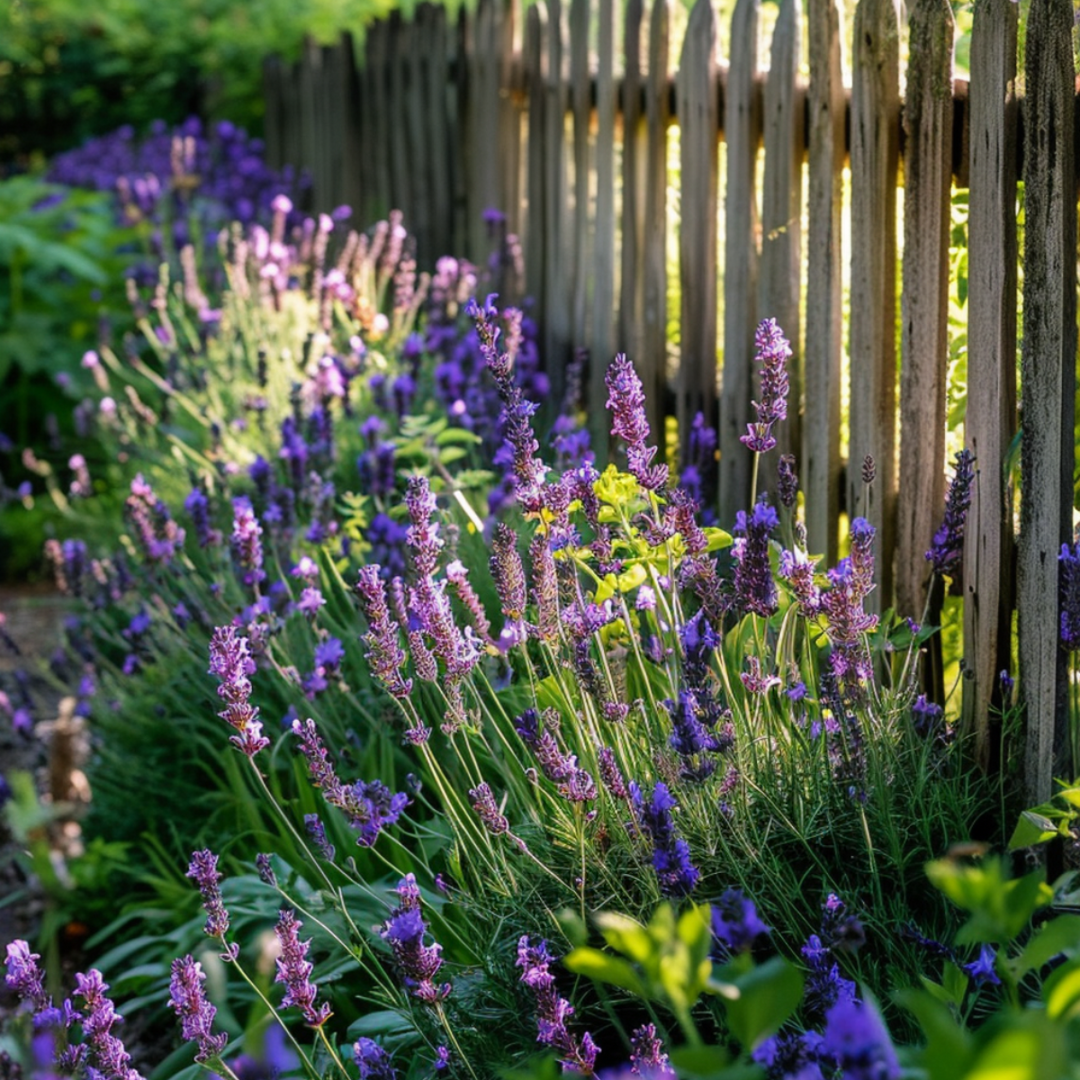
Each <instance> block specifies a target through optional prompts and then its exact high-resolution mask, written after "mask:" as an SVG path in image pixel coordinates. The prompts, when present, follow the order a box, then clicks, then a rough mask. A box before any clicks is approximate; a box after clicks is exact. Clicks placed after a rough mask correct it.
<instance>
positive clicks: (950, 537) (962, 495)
mask: <svg viewBox="0 0 1080 1080" xmlns="http://www.w3.org/2000/svg"><path fill="white" fill-rule="evenodd" d="M974 480H975V455H974V454H973V453H972V452H971V451H970V450H961V451H960V452H959V453H958V454H957V455H956V470H955V472H954V473H953V478H952V483H951V484H950V485H949V493H948V495H947V496H946V497H945V517H944V518H943V519H942V522H941V526H940V527H939V528H938V531H937V532H936V533H934V540H933V543H932V544H931V545H930V550H929V551H928V552H927V553H926V557H927V559H929V561H930V562H932V563H933V564H934V573H935V574H948V575H949V577H956V575H957V573H958V572H959V570H960V567H961V563H962V560H963V557H964V524H965V521H966V520H967V512H968V509H969V507H970V506H971V485H972V484H973V483H974Z"/></svg>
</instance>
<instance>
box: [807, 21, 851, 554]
mask: <svg viewBox="0 0 1080 1080" xmlns="http://www.w3.org/2000/svg"><path fill="white" fill-rule="evenodd" d="M808 23H809V28H808V29H809V37H810V50H809V52H810V88H809V97H810V112H809V115H810V148H809V158H810V161H809V167H808V172H809V176H808V186H809V192H808V196H807V198H808V206H807V227H806V249H807V257H806V345H805V348H804V354H805V386H806V400H805V407H804V412H803V450H802V460H801V462H800V466H799V472H800V481H801V484H802V489H803V493H804V495H805V499H806V503H805V512H806V538H807V543H808V545H809V548H810V551H812V552H814V553H815V554H822V555H824V556H825V559H826V562H827V564H828V565H832V564H833V563H835V562H836V557H837V519H838V517H839V513H840V383H841V369H840V357H841V352H842V349H843V325H842V321H841V317H842V299H841V295H842V294H841V285H842V280H843V270H842V266H841V258H842V251H841V247H842V242H843V241H842V235H841V218H842V214H843V166H844V115H845V111H846V102H845V100H844V83H843V72H842V70H841V66H840V13H839V11H838V10H837V6H836V0H809V8H808Z"/></svg>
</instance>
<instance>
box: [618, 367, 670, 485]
mask: <svg viewBox="0 0 1080 1080" xmlns="http://www.w3.org/2000/svg"><path fill="white" fill-rule="evenodd" d="M605 381H606V383H607V388H608V395H609V396H608V400H607V407H608V408H609V409H610V410H611V433H612V435H616V436H618V437H619V438H620V439H622V440H623V442H625V443H626V465H627V468H628V469H629V470H630V472H631V473H632V474H633V475H634V476H635V477H636V478H637V481H638V483H639V484H641V486H642V487H643V488H648V489H650V490H651V491H659V490H660V489H661V488H662V487H664V485H665V484H666V483H667V473H668V470H667V466H666V465H650V462H651V461H652V459H653V458H654V457H655V456H656V447H655V446H646V445H645V440H646V439H648V437H649V421H648V420H647V419H646V418H645V392H644V390H643V389H642V387H641V379H639V378H638V375H637V372H636V371H635V370H634V365H633V364H632V363H630V361H629V360H627V358H626V357H625V356H624V355H623V354H622V353H619V355H618V356H616V357H615V359H614V360H613V361H612V363H611V366H610V367H609V368H608V370H607V375H606V376H605Z"/></svg>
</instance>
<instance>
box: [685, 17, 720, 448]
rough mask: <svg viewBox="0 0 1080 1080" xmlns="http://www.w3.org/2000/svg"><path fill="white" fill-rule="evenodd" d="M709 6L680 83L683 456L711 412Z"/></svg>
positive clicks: (712, 89)
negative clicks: (699, 420)
mask: <svg viewBox="0 0 1080 1080" xmlns="http://www.w3.org/2000/svg"><path fill="white" fill-rule="evenodd" d="M716 29H717V28H716V12H715V11H714V10H713V6H712V0H697V3H695V4H694V7H693V9H692V10H691V12H690V21H689V24H688V25H687V28H686V38H685V40H684V41H683V49H682V55H681V57H680V59H679V73H678V75H677V77H676V78H677V82H676V85H677V88H678V96H677V103H678V117H679V165H680V172H681V177H680V180H681V184H682V192H681V197H680V207H681V211H682V220H681V222H680V224H679V278H680V289H681V293H682V317H681V337H680V360H679V382H678V391H677V405H676V415H677V416H678V420H679V440H680V443H681V445H682V447H683V449H684V451H685V450H686V448H687V445H688V440H689V437H690V426H691V424H692V423H693V420H694V417H695V415H697V413H699V412H702V413H704V414H705V416H706V418H708V419H710V420H711V418H712V417H713V416H714V415H715V412H716V296H717V293H716V277H717V273H716V212H717V140H718V131H719V115H718V108H717V78H718V74H717V41H716V37H717V35H716Z"/></svg>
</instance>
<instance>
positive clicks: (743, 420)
mask: <svg viewBox="0 0 1080 1080" xmlns="http://www.w3.org/2000/svg"><path fill="white" fill-rule="evenodd" d="M758 9H759V0H738V2H737V3H736V4H735V13H734V15H733V16H732V20H731V47H730V56H731V60H730V62H729V66H728V77H727V87H726V92H725V95H724V139H725V140H726V142H727V155H726V159H727V190H726V192H725V197H724V230H725V233H724V235H725V241H724V364H723V369H724V370H723V384H722V394H721V398H720V438H719V444H720V520H721V521H725V522H733V521H734V520H735V515H736V513H737V512H738V511H739V510H745V509H749V508H748V507H747V502H748V501H749V498H750V467H751V462H750V454H749V452H748V451H747V449H746V447H745V446H743V444H742V443H741V442H739V438H740V436H741V435H743V434H745V432H746V425H747V423H748V422H749V420H750V398H751V383H752V376H753V370H752V369H753V357H754V328H755V324H756V321H757V318H756V317H757V274H758V257H757V231H758V218H757V194H756V190H757V147H758V138H759V132H760V127H761V121H760V117H759V116H758V110H757V101H756V96H755V92H754V80H755V78H756V76H757V50H758ZM708 415H709V417H710V419H711V414H708ZM680 419H681V418H680Z"/></svg>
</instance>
